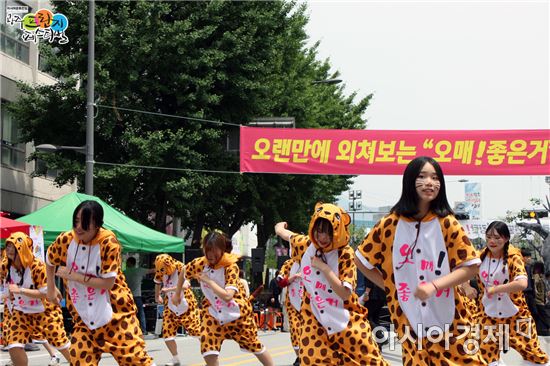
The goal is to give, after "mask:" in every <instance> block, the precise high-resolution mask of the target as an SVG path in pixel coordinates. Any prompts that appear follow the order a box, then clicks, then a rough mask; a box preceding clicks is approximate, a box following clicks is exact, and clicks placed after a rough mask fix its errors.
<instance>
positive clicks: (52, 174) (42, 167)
mask: <svg viewBox="0 0 550 366" xmlns="http://www.w3.org/2000/svg"><path fill="white" fill-rule="evenodd" d="M35 171H36V173H38V174H41V175H43V176H45V177H46V178H49V179H55V178H57V173H58V171H57V169H48V166H47V165H46V162H45V161H44V160H42V159H36V169H35Z"/></svg>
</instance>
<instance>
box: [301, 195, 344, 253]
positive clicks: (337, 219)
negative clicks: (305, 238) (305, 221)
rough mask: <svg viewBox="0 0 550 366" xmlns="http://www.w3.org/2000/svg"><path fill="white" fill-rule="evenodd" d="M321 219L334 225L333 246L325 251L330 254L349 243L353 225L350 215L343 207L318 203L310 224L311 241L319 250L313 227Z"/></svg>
mask: <svg viewBox="0 0 550 366" xmlns="http://www.w3.org/2000/svg"><path fill="white" fill-rule="evenodd" d="M320 218H323V219H326V220H328V221H329V222H330V223H331V224H332V244H331V245H330V246H328V247H327V248H323V251H325V252H329V251H331V250H334V249H339V248H342V247H344V246H346V245H347V244H348V243H349V239H350V234H349V224H350V223H351V217H350V215H349V214H348V213H347V212H346V211H344V209H342V208H341V207H338V206H336V205H333V204H331V203H322V202H318V203H317V204H316V205H315V211H314V212H313V215H312V216H311V221H310V222H309V239H310V240H311V242H312V243H313V245H315V247H316V248H317V249H320V247H319V244H318V243H317V242H316V241H315V237H314V235H313V226H314V225H315V222H316V221H317V220H318V219H320Z"/></svg>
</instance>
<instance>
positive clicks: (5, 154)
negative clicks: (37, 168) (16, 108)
mask: <svg viewBox="0 0 550 366" xmlns="http://www.w3.org/2000/svg"><path fill="white" fill-rule="evenodd" d="M2 104H5V103H4V102H3V103H2ZM1 119H2V129H1V136H0V137H1V139H2V151H1V155H2V157H1V160H2V165H4V166H8V167H10V168H14V169H19V170H25V143H23V142H20V137H21V135H20V131H19V124H18V123H17V121H16V120H15V118H13V116H12V115H11V113H10V112H9V111H7V110H6V108H5V107H4V108H2V114H1Z"/></svg>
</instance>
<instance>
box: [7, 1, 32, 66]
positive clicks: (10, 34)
mask: <svg viewBox="0 0 550 366" xmlns="http://www.w3.org/2000/svg"><path fill="white" fill-rule="evenodd" d="M11 5H14V6H27V5H25V4H23V3H20V2H17V1H4V0H2V1H0V51H2V52H4V53H5V54H7V55H9V56H11V57H14V58H16V59H18V60H19V61H22V62H24V63H26V64H28V63H29V44H28V43H26V42H23V40H22V39H21V34H22V33H23V31H22V30H21V29H19V24H18V23H16V24H14V25H9V24H7V23H6V12H7V9H6V8H7V6H11ZM28 8H29V12H30V11H32V9H31V8H30V7H28Z"/></svg>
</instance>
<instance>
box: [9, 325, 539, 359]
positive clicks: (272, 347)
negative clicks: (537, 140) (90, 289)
mask: <svg viewBox="0 0 550 366" xmlns="http://www.w3.org/2000/svg"><path fill="white" fill-rule="evenodd" d="M259 335H260V340H261V341H262V342H263V343H264V344H265V345H266V346H267V347H268V349H269V351H270V352H271V355H272V356H273V360H274V361H275V365H277V366H288V365H292V363H293V362H294V360H295V358H296V356H295V354H294V351H293V350H292V347H291V345H290V334H289V333H284V332H274V331H267V332H260V334H259ZM147 338H149V336H148V337H147ZM176 342H177V344H178V351H179V355H180V359H181V361H182V365H185V366H202V365H204V362H203V359H202V357H201V355H200V350H199V341H198V339H195V338H192V337H177V338H176ZM146 343H147V351H148V352H149V354H150V355H151V357H153V358H154V360H155V363H156V365H157V366H163V365H164V364H165V363H167V362H170V361H171V357H170V355H169V352H168V349H167V348H166V346H165V344H164V341H163V340H162V339H158V338H156V339H147V340H146ZM542 344H543V348H544V349H545V351H546V352H549V351H550V340H548V341H547V339H543V340H542ZM382 354H383V355H384V357H385V359H386V360H387V361H388V362H389V363H390V364H391V365H392V366H394V365H395V366H397V365H403V363H402V362H401V348H400V347H399V345H398V344H395V346H391V345H390V344H387V345H385V346H384V347H383V348H382ZM27 355H28V357H29V366H46V365H47V364H48V362H49V356H48V353H47V352H46V351H45V350H44V348H43V347H42V346H40V350H39V351H32V352H27ZM503 360H504V361H505V363H506V364H507V365H509V366H519V365H522V363H521V357H520V356H519V354H518V353H517V352H515V351H513V350H511V351H509V352H508V353H506V354H505V355H504V356H503ZM8 361H9V355H8V352H0V366H4V365H6V364H7V363H8ZM61 364H62V365H68V362H66V361H64V362H62V363H61ZM99 365H100V366H114V365H117V363H116V361H115V360H114V359H113V358H112V356H111V355H107V354H105V355H103V358H102V359H101V362H100V363H99ZM220 365H224V366H236V365H260V362H258V360H257V359H256V357H254V356H253V355H251V354H249V353H244V352H241V351H240V350H239V347H238V345H237V343H235V342H233V341H225V342H224V343H223V346H222V350H221V354H220Z"/></svg>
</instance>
